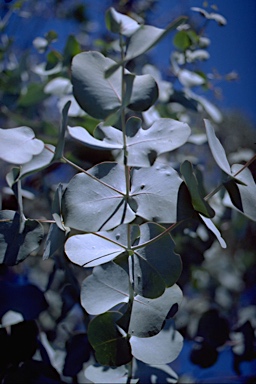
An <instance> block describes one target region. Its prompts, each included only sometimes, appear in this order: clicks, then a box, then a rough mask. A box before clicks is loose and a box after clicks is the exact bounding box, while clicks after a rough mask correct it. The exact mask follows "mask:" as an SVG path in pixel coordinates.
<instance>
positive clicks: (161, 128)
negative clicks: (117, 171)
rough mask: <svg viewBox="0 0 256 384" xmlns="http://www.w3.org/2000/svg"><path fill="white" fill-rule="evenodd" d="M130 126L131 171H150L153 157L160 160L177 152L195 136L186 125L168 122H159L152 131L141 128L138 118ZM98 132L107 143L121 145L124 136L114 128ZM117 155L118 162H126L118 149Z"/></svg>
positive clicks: (174, 121)
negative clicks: (161, 155) (162, 156)
mask: <svg viewBox="0 0 256 384" xmlns="http://www.w3.org/2000/svg"><path fill="white" fill-rule="evenodd" d="M127 126H128V128H129V129H127V138H126V146H127V148H126V149H127V152H128V160H127V164H128V165H129V166H131V167H149V166H150V165H151V164H150V155H151V154H152V153H155V156H159V155H160V154H162V153H165V152H169V151H173V150H174V149H176V148H178V147H180V146H181V145H183V144H184V143H185V142H186V141H187V139H188V137H189V135H190V133H191V131H190V128H189V126H188V125H187V124H186V123H182V122H179V121H177V120H173V119H168V118H162V119H158V120H157V121H155V122H154V123H153V124H152V126H151V127H150V128H148V129H143V128H142V127H141V126H139V125H138V119H137V118H130V119H129V120H128V122H127ZM98 130H100V131H101V136H102V137H103V142H104V141H107V142H109V143H112V142H113V144H114V142H116V143H117V144H119V143H121V140H122V136H121V135H120V133H117V132H116V129H114V128H113V127H104V126H102V125H99V126H98V127H97V135H99V133H98ZM113 154H114V156H115V158H116V160H117V161H118V162H123V151H120V150H118V149H117V150H115V151H114V152H113Z"/></svg>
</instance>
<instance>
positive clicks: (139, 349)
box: [130, 329, 183, 364]
mask: <svg viewBox="0 0 256 384" xmlns="http://www.w3.org/2000/svg"><path fill="white" fill-rule="evenodd" d="M130 343H131V347H132V354H133V356H134V357H135V358H136V359H138V360H141V361H143V362H144V363H146V364H167V363H170V362H172V361H173V360H175V359H176V357H178V355H179V353H180V351H181V349H182V346H183V337H182V336H181V334H180V333H179V332H177V331H175V330H173V329H168V330H165V329H163V330H162V331H161V332H159V333H158V334H157V335H155V336H152V337H145V338H142V337H137V336H132V337H131V339H130Z"/></svg>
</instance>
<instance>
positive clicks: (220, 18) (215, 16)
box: [191, 7, 227, 26]
mask: <svg viewBox="0 0 256 384" xmlns="http://www.w3.org/2000/svg"><path fill="white" fill-rule="evenodd" d="M191 10H192V11H195V12H199V13H200V14H201V15H202V16H204V17H205V18H206V19H209V20H215V21H216V22H217V23H218V24H219V25H221V26H223V25H226V24H227V20H226V19H225V17H224V16H222V15H220V14H219V13H214V12H207V11H206V10H205V9H203V8H199V7H192V8H191Z"/></svg>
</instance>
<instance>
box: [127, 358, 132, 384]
mask: <svg viewBox="0 0 256 384" xmlns="http://www.w3.org/2000/svg"><path fill="white" fill-rule="evenodd" d="M127 365H128V367H127V368H128V375H127V380H126V384H130V382H131V380H132V369H133V359H132V360H131V361H130V363H128V364H127Z"/></svg>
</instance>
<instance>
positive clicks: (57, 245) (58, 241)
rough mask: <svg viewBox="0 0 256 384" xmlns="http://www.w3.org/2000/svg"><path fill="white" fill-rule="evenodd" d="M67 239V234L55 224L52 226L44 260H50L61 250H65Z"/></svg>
mask: <svg viewBox="0 0 256 384" xmlns="http://www.w3.org/2000/svg"><path fill="white" fill-rule="evenodd" d="M65 237H66V235H65V232H64V231H62V230H61V229H60V228H59V227H58V226H57V225H56V224H55V223H53V224H51V225H50V229H49V231H48V234H47V237H46V240H45V245H44V253H43V260H46V259H49V257H51V256H53V255H54V253H55V252H57V251H58V250H59V249H61V248H62V249H63V244H64V241H65Z"/></svg>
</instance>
